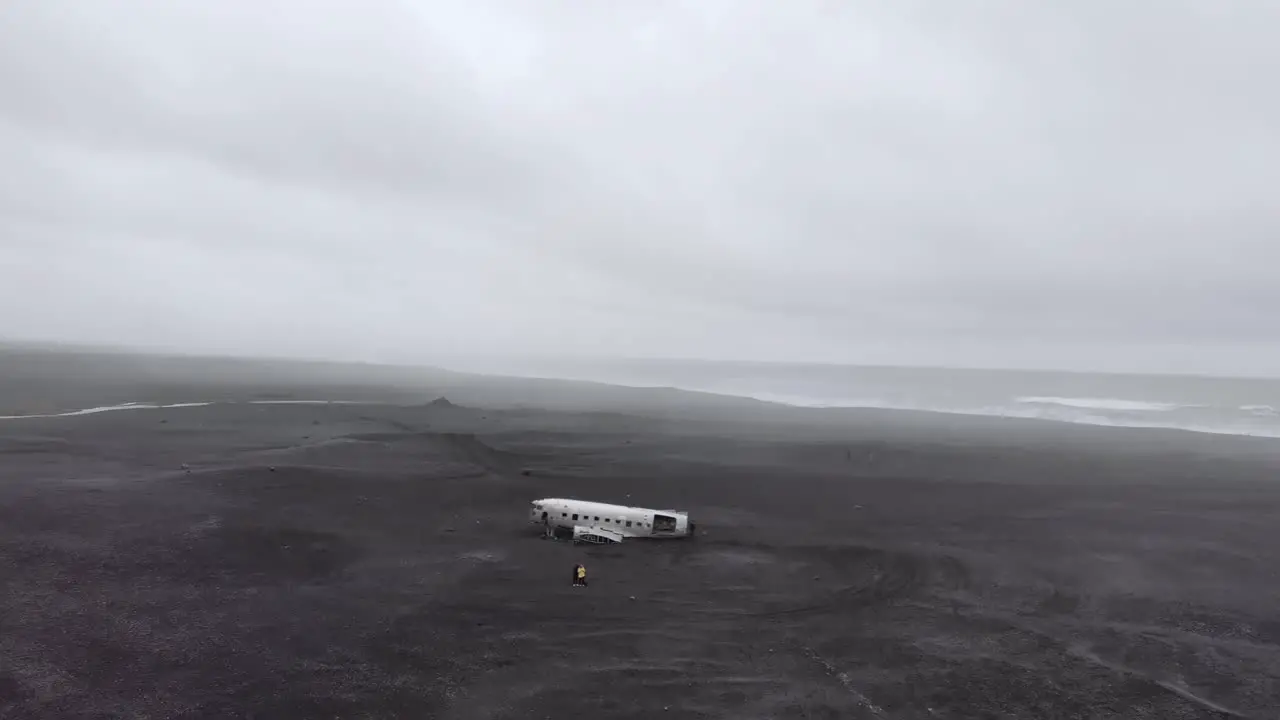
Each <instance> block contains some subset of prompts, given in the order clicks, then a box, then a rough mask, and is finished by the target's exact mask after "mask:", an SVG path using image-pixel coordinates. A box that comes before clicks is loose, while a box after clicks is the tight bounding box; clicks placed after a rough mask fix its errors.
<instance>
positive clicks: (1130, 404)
mask: <svg viewBox="0 0 1280 720" xmlns="http://www.w3.org/2000/svg"><path fill="white" fill-rule="evenodd" d="M1016 402H1019V403H1025V404H1029V405H1064V406H1066V407H1073V408H1082V409H1085V410H1118V411H1121V412H1169V411H1170V410H1177V409H1178V408H1181V407H1198V406H1195V405H1181V404H1179V403H1167V402H1151V401H1148V400H1124V399H1121V398H1086V397H1051V396H1030V397H1020V398H1017V400H1016Z"/></svg>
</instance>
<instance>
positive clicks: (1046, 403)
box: [688, 388, 1280, 438]
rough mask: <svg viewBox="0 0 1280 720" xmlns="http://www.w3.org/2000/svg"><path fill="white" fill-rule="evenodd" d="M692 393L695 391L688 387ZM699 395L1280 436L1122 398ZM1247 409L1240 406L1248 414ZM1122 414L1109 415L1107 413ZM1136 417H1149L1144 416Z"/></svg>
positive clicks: (1277, 428) (1279, 431) (1258, 410)
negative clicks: (1181, 416) (970, 402)
mask: <svg viewBox="0 0 1280 720" xmlns="http://www.w3.org/2000/svg"><path fill="white" fill-rule="evenodd" d="M688 389H692V388H688ZM697 392H709V393H711V394H715V395H726V396H731V397H746V398H751V399H753V400H760V401H762V402H769V403H774V404H778V405H789V406H792V407H803V408H848V409H858V408H864V409H879V410H912V411H918V412H932V413H942V414H948V415H977V416H981V417H1007V418H1022V419H1027V420H1050V421H1054V422H1065V423H1073V424H1077V425H1097V426H1102V427H1129V428H1148V429H1166V430H1185V431H1189V432H1199V433H1209V434H1214V435H1244V436H1252V437H1268V438H1280V425H1270V426H1258V425H1254V424H1249V423H1248V422H1247V418H1241V419H1242V422H1241V423H1239V424H1231V423H1221V422H1218V423H1214V422H1203V421H1201V422H1197V421H1183V422H1176V421H1169V420H1165V419H1163V418H1162V415H1161V413H1169V412H1171V411H1174V410H1179V409H1196V408H1204V407H1205V406H1204V405H1194V404H1184V403H1158V402H1148V401H1137V400H1122V399H1118V398H1072V397H1053V396H1026V397H1018V398H1015V399H1014V400H1013V401H1011V402H1009V403H1007V404H987V405H974V406H947V405H943V404H933V403H922V402H906V401H890V400H883V399H865V400H862V399H857V400H855V399H848V400H841V399H827V400H824V399H818V398H811V397H805V396H799V395H788V394H784V393H733V392H726V391H724V390H720V389H718V390H705V389H698V390H697ZM1248 407H1249V408H1251V409H1252V410H1253V411H1254V413H1255V414H1257V415H1273V416H1274V415H1276V413H1274V412H1272V413H1270V414H1268V413H1266V412H1263V411H1264V410H1268V409H1270V410H1273V411H1274V408H1271V406H1265V405H1255V406H1248ZM1244 409H1245V408H1241V410H1244ZM1109 412H1111V413H1122V414H1121V415H1108V414H1107V413H1109ZM1138 413H1141V414H1144V415H1146V417H1143V416H1141V415H1137V414H1138Z"/></svg>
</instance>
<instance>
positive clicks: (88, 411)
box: [0, 400, 367, 420]
mask: <svg viewBox="0 0 1280 720" xmlns="http://www.w3.org/2000/svg"><path fill="white" fill-rule="evenodd" d="M235 404H238V403H234V402H224V403H217V402H212V401H209V402H181V403H164V404H157V403H141V402H130V403H122V404H120V405H103V406H101V407H91V408H83V409H80V410H67V411H65V412H57V413H31V414H27V415H0V420H28V419H34V418H59V417H76V416H79V415H96V414H98V413H104V412H121V411H124V410H164V409H167V408H190V407H207V406H209V405H235ZM248 404H249V405H363V404H367V403H364V402H362V401H359V400H250V401H248Z"/></svg>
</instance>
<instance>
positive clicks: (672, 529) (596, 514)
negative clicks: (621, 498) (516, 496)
mask: <svg viewBox="0 0 1280 720" xmlns="http://www.w3.org/2000/svg"><path fill="white" fill-rule="evenodd" d="M529 523H530V524H533V525H547V526H550V527H552V528H567V529H569V530H572V529H573V528H575V527H583V526H585V527H599V528H603V529H605V530H610V531H612V532H615V533H618V534H619V535H622V536H623V537H643V538H674V537H688V536H690V535H693V532H694V530H695V528H696V525H695V523H693V522H691V521H690V520H689V513H687V512H682V511H676V510H653V509H651V508H638V507H629V506H627V505H612V504H609V503H598V502H590V501H587V500H572V499H568V498H543V499H541V500H534V501H533V502H532V503H531V504H530V506H529Z"/></svg>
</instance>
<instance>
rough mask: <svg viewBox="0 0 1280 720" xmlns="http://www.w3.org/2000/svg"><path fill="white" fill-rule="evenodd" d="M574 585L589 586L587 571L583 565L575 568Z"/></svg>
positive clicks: (577, 565)
mask: <svg viewBox="0 0 1280 720" xmlns="http://www.w3.org/2000/svg"><path fill="white" fill-rule="evenodd" d="M573 584H574V585H581V586H582V587H586V586H587V569H586V568H585V567H583V566H582V563H578V564H576V565H574V566H573Z"/></svg>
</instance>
